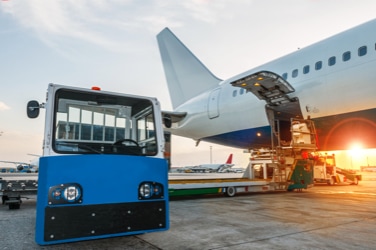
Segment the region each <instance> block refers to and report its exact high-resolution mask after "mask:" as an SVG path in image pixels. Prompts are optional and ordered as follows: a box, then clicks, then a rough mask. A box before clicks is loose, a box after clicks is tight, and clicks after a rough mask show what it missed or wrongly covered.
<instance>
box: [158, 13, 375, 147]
mask: <svg viewBox="0 0 376 250" xmlns="http://www.w3.org/2000/svg"><path fill="white" fill-rule="evenodd" d="M375 29H376V20H372V21H370V22H367V23H365V24H362V25H359V26H357V27H355V28H352V29H349V30H347V31H344V32H342V33H340V34H337V35H335V36H333V37H330V38H328V39H325V40H323V41H320V42H318V43H315V44H313V45H311V46H308V47H306V48H302V49H299V50H297V51H295V52H293V53H291V54H289V55H286V56H284V57H281V58H279V59H276V60H274V61H271V62H269V63H266V64H264V65H261V66H259V67H256V68H254V69H251V70H248V71H246V72H244V73H241V74H239V75H237V76H234V77H232V78H230V79H227V80H224V81H222V80H221V79H219V78H218V77H216V76H215V75H213V74H212V73H211V72H210V71H209V70H208V69H207V68H206V67H205V66H204V65H203V64H202V63H201V62H200V61H199V60H198V59H197V58H196V57H195V56H194V55H193V54H192V52H191V51H189V50H188V49H187V47H186V46H185V45H184V44H183V43H182V42H181V41H180V40H179V39H178V38H177V37H176V36H175V35H174V34H173V33H172V32H171V31H170V30H169V29H168V28H165V29H164V30H163V31H161V32H160V33H159V34H158V35H157V40H158V45H159V50H160V54H161V58H162V63H163V67H164V71H165V76H166V79H167V84H168V88H169V92H170V98H171V102H172V106H173V109H174V110H173V111H172V112H164V123H165V125H166V127H167V128H168V129H169V130H170V131H171V133H172V134H174V135H179V136H183V137H188V138H193V139H195V140H196V141H197V142H199V141H200V140H205V141H208V142H213V143H218V144H222V145H226V146H231V147H238V148H248V149H249V148H254V147H265V146H266V147H267V146H270V144H271V138H272V136H273V137H274V136H275V135H276V133H285V132H288V131H286V130H288V127H287V126H286V124H287V122H289V120H290V119H291V118H296V117H298V118H307V117H308V116H310V117H311V118H312V119H313V120H314V122H315V124H316V129H317V133H318V138H319V143H320V144H319V149H320V150H339V149H348V148H350V147H351V144H352V143H355V142H356V143H361V144H362V145H363V147H364V148H375V147H376V109H375V107H376V100H375V98H374V93H375V91H376V86H375V85H374V83H375V82H376V73H375V70H374V69H375V68H376V51H375V48H376V33H375V32H374V30H375ZM276 41H277V40H276ZM277 45H278V44H276V46H277ZM265 53H267V51H266V52H265ZM215 56H217V57H218V60H220V58H221V57H220V55H219V54H217V55H215ZM274 120H277V121H279V125H280V126H278V127H279V129H280V130H277V129H276V127H275V126H274V125H275V124H274V122H273V121H274ZM287 139H288V138H287Z"/></svg>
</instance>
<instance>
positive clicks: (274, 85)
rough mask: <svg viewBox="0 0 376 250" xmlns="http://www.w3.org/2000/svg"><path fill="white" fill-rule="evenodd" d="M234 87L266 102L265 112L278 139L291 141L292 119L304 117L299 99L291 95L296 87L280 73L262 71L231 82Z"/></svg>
mask: <svg viewBox="0 0 376 250" xmlns="http://www.w3.org/2000/svg"><path fill="white" fill-rule="evenodd" d="M231 85H232V86H234V87H240V88H244V89H246V90H247V92H252V93H253V94H254V95H255V96H256V97H257V98H259V99H260V100H264V101H265V102H266V105H265V112H266V115H267V118H268V120H269V124H270V126H271V128H272V131H273V134H274V136H276V138H278V141H281V140H282V141H290V140H291V133H290V125H291V123H290V119H291V118H302V116H303V115H302V111H301V109H300V104H299V99H298V98H297V97H291V96H290V95H291V93H293V92H294V91H295V89H294V88H293V87H292V86H291V85H290V84H289V83H288V82H287V81H286V80H284V79H283V78H282V77H280V76H279V75H277V74H275V73H273V72H269V71H260V72H257V73H253V74H251V75H248V76H246V77H243V78H241V79H239V80H236V81H233V82H231Z"/></svg>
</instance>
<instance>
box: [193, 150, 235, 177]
mask: <svg viewBox="0 0 376 250" xmlns="http://www.w3.org/2000/svg"><path fill="white" fill-rule="evenodd" d="M232 166H234V164H232V154H230V155H229V156H228V158H227V161H226V162H225V163H221V164H215V163H214V164H201V165H198V166H193V167H192V168H190V170H191V171H193V172H206V173H208V172H209V173H213V172H217V173H223V172H226V171H227V170H228V169H230V168H231V167H232Z"/></svg>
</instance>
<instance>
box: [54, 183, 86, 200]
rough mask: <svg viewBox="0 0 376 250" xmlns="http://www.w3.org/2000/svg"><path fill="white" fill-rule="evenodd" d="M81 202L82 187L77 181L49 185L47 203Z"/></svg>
mask: <svg viewBox="0 0 376 250" xmlns="http://www.w3.org/2000/svg"><path fill="white" fill-rule="evenodd" d="M74 203H82V187H81V185H80V184H78V183H66V184H60V185H56V186H52V187H50V189H49V191H48V204H49V205H57V204H74Z"/></svg>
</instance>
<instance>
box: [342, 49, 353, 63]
mask: <svg viewBox="0 0 376 250" xmlns="http://www.w3.org/2000/svg"><path fill="white" fill-rule="evenodd" d="M350 59H351V52H350V51H346V52H345V53H343V54H342V61H344V62H347V61H348V60H350Z"/></svg>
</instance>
